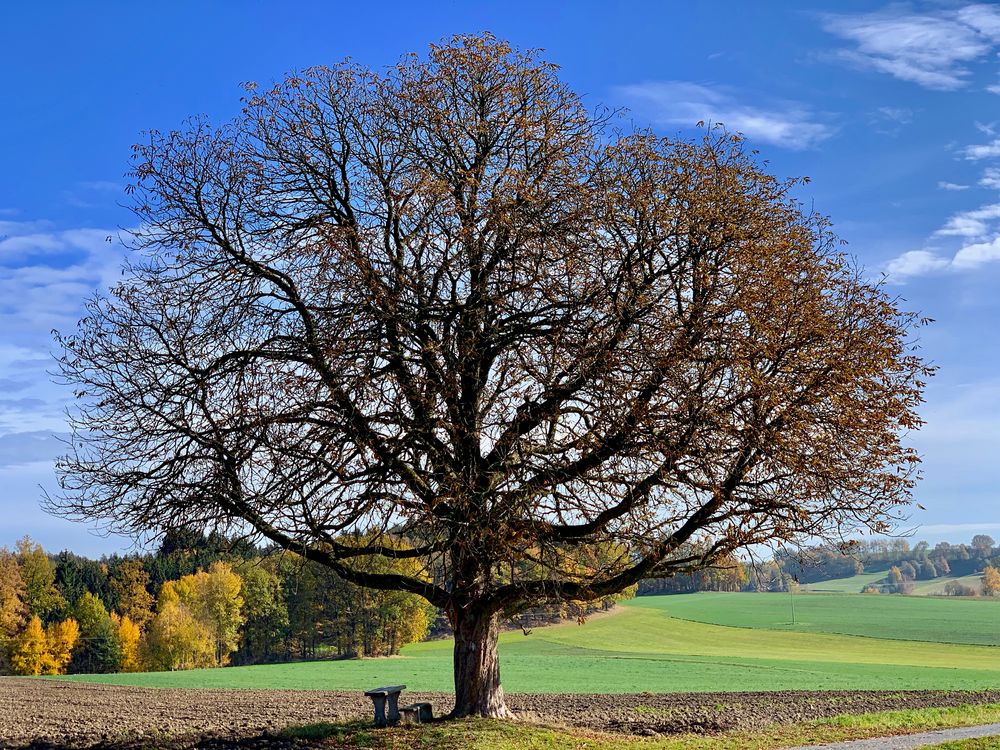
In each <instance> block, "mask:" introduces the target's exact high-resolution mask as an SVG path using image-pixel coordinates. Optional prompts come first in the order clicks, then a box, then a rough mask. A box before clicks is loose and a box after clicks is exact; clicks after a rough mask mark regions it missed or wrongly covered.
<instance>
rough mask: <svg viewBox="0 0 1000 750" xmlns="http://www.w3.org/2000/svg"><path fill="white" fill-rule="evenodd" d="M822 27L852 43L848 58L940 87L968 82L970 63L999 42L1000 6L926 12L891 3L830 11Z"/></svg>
mask: <svg viewBox="0 0 1000 750" xmlns="http://www.w3.org/2000/svg"><path fill="white" fill-rule="evenodd" d="M823 27H824V28H825V29H826V30H827V31H828V32H830V33H831V34H834V35H836V36H839V37H840V38H841V39H844V40H845V41H847V42H849V43H850V44H851V45H852V46H851V47H849V48H846V49H842V50H839V51H838V53H837V56H838V57H839V58H840V59H841V60H844V61H846V62H848V63H851V64H853V65H857V66H859V67H863V68H868V69H871V70H875V71H878V72H881V73H887V74H888V75H891V76H893V77H895V78H898V79H900V80H903V81H910V82H912V83H916V84H918V85H920V86H924V87H926V88H930V89H938V90H945V91H948V90H954V89H958V88H961V87H963V86H965V85H967V84H968V80H969V77H970V74H971V70H970V65H971V64H972V63H975V62H978V61H980V60H983V59H988V57H989V56H990V54H991V52H992V51H993V50H994V48H995V47H996V46H997V44H998V42H1000V8H997V7H995V6H992V5H980V4H973V5H967V6H965V7H962V8H959V9H957V10H955V9H943V10H937V11H929V12H925V13H919V12H912V11H910V10H909V9H907V8H905V7H903V6H893V7H890V8H887V9H885V10H881V11H878V12H875V13H863V14H857V15H848V14H829V15H826V16H824V18H823Z"/></svg>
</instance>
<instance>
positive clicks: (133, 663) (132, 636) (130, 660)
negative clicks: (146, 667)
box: [111, 612, 142, 672]
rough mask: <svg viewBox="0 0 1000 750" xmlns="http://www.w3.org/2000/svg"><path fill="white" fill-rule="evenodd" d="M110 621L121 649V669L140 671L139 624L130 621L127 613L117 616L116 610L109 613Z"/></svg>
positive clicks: (140, 634) (140, 632)
mask: <svg viewBox="0 0 1000 750" xmlns="http://www.w3.org/2000/svg"><path fill="white" fill-rule="evenodd" d="M111 623H112V624H113V625H114V628H115V635H117V637H118V643H119V644H120V645H121V649H122V661H121V671H122V672H141V671H142V667H141V664H140V661H139V640H140V638H141V636H142V631H141V630H140V629H139V626H138V625H137V624H136V623H134V622H132V618H130V617H129V616H128V615H120V616H119V615H118V613H117V612H112V613H111Z"/></svg>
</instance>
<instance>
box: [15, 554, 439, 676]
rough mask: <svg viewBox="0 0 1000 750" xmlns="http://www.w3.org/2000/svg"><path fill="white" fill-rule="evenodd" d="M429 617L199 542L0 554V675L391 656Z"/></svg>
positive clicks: (411, 606) (292, 565)
mask: <svg viewBox="0 0 1000 750" xmlns="http://www.w3.org/2000/svg"><path fill="white" fill-rule="evenodd" d="M399 564H400V565H403V566H405V565H406V564H407V561H406V560H401V561H399ZM435 617H436V612H435V610H434V609H433V608H431V607H429V605H427V603H426V602H425V601H424V600H423V599H421V598H420V597H418V596H415V595H413V594H406V593H402V592H380V591H373V590H371V589H361V588H359V587H357V586H354V585H352V584H349V583H347V582H345V581H343V580H341V579H340V578H337V577H336V576H335V575H332V574H330V573H329V572H328V571H327V570H326V569H325V568H322V567H320V566H317V565H315V564H314V563H310V562H307V561H305V560H303V559H302V558H299V557H297V556H295V555H292V554H288V553H285V554H282V555H265V554H262V553H261V551H259V550H257V549H255V548H254V547H253V546H252V545H241V544H238V543H237V544H233V543H229V542H227V541H226V540H224V539H220V538H213V537H202V536H201V535H200V534H190V535H186V534H172V535H168V536H167V537H166V538H165V539H164V541H163V543H162V544H161V546H160V547H159V549H158V550H157V551H156V552H155V553H150V554H144V555H134V556H118V555H114V556H110V557H105V558H103V559H101V560H91V559H87V558H85V557H81V556H79V555H75V554H73V553H71V552H61V553H59V554H58V555H54V556H53V555H48V554H46V553H45V551H44V550H43V549H42V547H41V546H39V545H38V544H35V543H33V542H32V541H31V540H30V539H27V538H25V539H22V540H21V541H20V542H18V544H17V545H16V548H15V549H14V550H13V551H8V550H6V549H0V673H3V672H8V673H15V674H28V675H38V674H60V673H65V672H69V673H95V672H97V673H99V672H118V671H125V672H131V671H145V670H175V669H189V668H196V667H213V666H221V665H225V664H230V663H232V664H250V663H260V662H269V661H282V660H291V659H301V658H310V657H316V656H321V655H329V656H356V655H368V656H378V655H389V654H395V653H398V652H399V649H400V647H402V646H403V645H405V644H406V643H410V642H412V641H415V640H420V639H421V638H423V637H425V636H426V635H427V633H428V631H429V629H430V627H431V625H432V624H433V622H434V619H435Z"/></svg>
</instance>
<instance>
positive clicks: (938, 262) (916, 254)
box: [885, 250, 949, 281]
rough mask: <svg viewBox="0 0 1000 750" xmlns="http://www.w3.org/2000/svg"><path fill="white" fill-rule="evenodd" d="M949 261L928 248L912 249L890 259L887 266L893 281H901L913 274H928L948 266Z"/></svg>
mask: <svg viewBox="0 0 1000 750" xmlns="http://www.w3.org/2000/svg"><path fill="white" fill-rule="evenodd" d="M948 265H949V261H948V259H947V258H942V257H941V256H939V255H935V254H934V253H932V252H930V251H928V250H910V251H909V252H905V253H903V254H902V255H900V256H899V257H897V258H893V259H892V260H890V261H889V262H888V263H887V264H886V267H885V271H886V273H887V274H888V275H889V276H890V278H892V280H893V281H901V280H904V279H908V278H911V277H913V276H926V275H927V274H929V273H933V272H935V271H941V270H943V269H945V268H947V267H948Z"/></svg>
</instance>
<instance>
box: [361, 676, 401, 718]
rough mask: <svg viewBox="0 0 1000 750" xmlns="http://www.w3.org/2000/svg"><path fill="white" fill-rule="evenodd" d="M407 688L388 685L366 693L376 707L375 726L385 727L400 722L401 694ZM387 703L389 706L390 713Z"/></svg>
mask: <svg viewBox="0 0 1000 750" xmlns="http://www.w3.org/2000/svg"><path fill="white" fill-rule="evenodd" d="M405 688H406V685H386V686H385V687H379V688H374V689H372V690H366V691H365V695H367V696H368V697H369V698H371V699H372V703H373V704H374V705H375V726H378V727H384V726H386V725H388V724H395V723H397V722H398V721H399V694H400V693H402V692H403V690H404V689H405ZM386 703H388V705H389V711H388V713H387V712H386Z"/></svg>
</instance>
